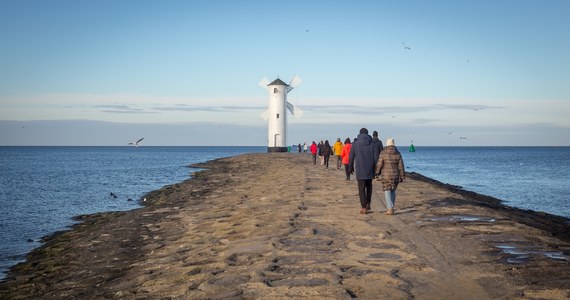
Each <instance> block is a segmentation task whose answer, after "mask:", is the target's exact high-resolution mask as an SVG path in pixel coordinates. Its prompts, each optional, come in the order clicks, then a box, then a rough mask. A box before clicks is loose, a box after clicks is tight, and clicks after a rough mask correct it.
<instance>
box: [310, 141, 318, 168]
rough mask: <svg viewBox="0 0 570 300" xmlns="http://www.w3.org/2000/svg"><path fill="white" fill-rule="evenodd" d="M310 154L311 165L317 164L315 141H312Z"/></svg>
mask: <svg viewBox="0 0 570 300" xmlns="http://www.w3.org/2000/svg"><path fill="white" fill-rule="evenodd" d="M311 155H312V156H313V165H316V164H317V143H315V141H313V143H312V144H311Z"/></svg>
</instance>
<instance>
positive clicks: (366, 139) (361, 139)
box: [354, 133, 372, 146]
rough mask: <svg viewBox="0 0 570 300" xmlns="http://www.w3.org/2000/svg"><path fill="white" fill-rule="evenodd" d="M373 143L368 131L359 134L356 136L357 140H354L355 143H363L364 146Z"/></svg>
mask: <svg viewBox="0 0 570 300" xmlns="http://www.w3.org/2000/svg"><path fill="white" fill-rule="evenodd" d="M371 143H372V137H371V136H370V135H368V134H366V133H363V134H359V135H358V136H357V137H356V142H354V144H356V145H363V146H368V145H370V144H371Z"/></svg>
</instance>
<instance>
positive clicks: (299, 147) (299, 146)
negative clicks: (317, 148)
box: [297, 143, 301, 153]
mask: <svg viewBox="0 0 570 300" xmlns="http://www.w3.org/2000/svg"><path fill="white" fill-rule="evenodd" d="M297 149H298V150H299V153H301V143H299V145H298V146H297Z"/></svg>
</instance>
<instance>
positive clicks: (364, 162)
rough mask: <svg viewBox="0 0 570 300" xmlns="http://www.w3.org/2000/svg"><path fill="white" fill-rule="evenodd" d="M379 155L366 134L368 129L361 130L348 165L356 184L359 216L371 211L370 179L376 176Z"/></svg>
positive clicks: (351, 151) (353, 145)
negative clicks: (353, 174)
mask: <svg viewBox="0 0 570 300" xmlns="http://www.w3.org/2000/svg"><path fill="white" fill-rule="evenodd" d="M379 154H380V152H379V149H378V147H375V144H374V143H373V142H372V137H371V136H370V135H369V134H368V129H366V128H361V129H360V132H359V134H358V136H357V138H356V140H355V141H354V143H353V144H352V149H351V150H350V156H349V163H348V165H349V170H350V173H355V177H356V181H357V182H358V196H359V197H360V206H361V208H360V213H361V214H367V213H368V212H370V210H371V208H370V202H371V201H372V179H373V178H374V176H375V175H376V174H375V168H376V163H377V162H378V155H379Z"/></svg>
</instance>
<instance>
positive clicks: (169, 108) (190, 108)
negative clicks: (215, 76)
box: [153, 104, 265, 112]
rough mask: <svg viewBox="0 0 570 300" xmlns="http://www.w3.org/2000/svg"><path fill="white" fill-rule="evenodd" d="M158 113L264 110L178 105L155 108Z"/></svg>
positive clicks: (243, 107) (225, 106)
mask: <svg viewBox="0 0 570 300" xmlns="http://www.w3.org/2000/svg"><path fill="white" fill-rule="evenodd" d="M153 109H155V110H158V111H184V112H193V111H201V112H239V111H250V110H263V109H265V107H262V106H239V105H221V106H206V105H186V104H177V105H174V106H164V107H154V108H153Z"/></svg>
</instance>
